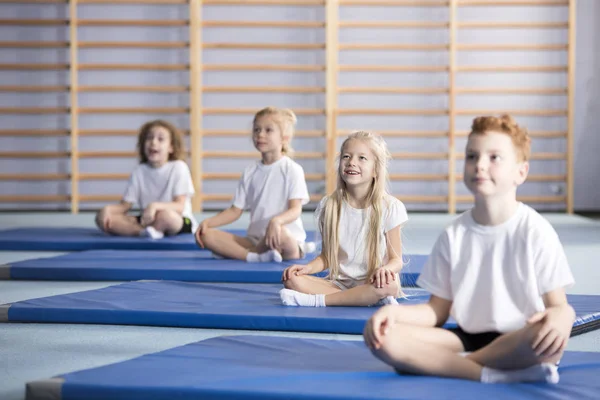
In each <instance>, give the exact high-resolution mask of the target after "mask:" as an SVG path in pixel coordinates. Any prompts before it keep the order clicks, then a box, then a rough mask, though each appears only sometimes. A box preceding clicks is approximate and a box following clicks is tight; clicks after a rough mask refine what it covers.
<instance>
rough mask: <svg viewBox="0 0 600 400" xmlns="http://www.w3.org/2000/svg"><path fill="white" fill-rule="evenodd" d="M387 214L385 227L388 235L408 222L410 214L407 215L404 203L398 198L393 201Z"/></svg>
mask: <svg viewBox="0 0 600 400" xmlns="http://www.w3.org/2000/svg"><path fill="white" fill-rule="evenodd" d="M386 213H387V215H386V219H385V227H384V229H385V232H386V233H387V232H389V231H391V230H392V229H394V228H395V227H397V226H399V225H402V224H403V223H405V222H406V221H408V214H407V213H406V207H405V206H404V203H402V202H401V201H400V200H398V199H396V198H392V199H391V201H390V204H389V206H388V209H387V212H386Z"/></svg>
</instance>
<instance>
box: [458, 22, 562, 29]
mask: <svg viewBox="0 0 600 400" xmlns="http://www.w3.org/2000/svg"><path fill="white" fill-rule="evenodd" d="M456 25H457V28H459V29H567V28H568V27H569V23H568V22H496V21H484V22H473V21H471V22H459V23H457V24H456Z"/></svg>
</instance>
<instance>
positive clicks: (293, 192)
mask: <svg viewBox="0 0 600 400" xmlns="http://www.w3.org/2000/svg"><path fill="white" fill-rule="evenodd" d="M290 172H291V174H290V175H288V177H287V179H288V186H289V188H288V189H289V190H288V200H295V199H300V200H302V205H304V204H306V203H308V200H309V196H308V187H307V186H306V179H305V178H304V169H303V168H302V166H301V165H299V164H294V165H292V168H291V171H290Z"/></svg>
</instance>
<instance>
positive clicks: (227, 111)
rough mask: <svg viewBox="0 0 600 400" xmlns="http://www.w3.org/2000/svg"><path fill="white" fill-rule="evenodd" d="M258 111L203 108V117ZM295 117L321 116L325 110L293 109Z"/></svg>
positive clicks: (251, 109) (250, 109)
mask: <svg viewBox="0 0 600 400" xmlns="http://www.w3.org/2000/svg"><path fill="white" fill-rule="evenodd" d="M257 111H258V109H256V108H241V107H240V108H204V109H203V110H202V114H204V115H233V114H254V113H256V112H257ZM294 113H295V114H296V115H323V114H325V110H323V109H322V108H295V109H294Z"/></svg>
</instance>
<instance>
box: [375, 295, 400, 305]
mask: <svg viewBox="0 0 600 400" xmlns="http://www.w3.org/2000/svg"><path fill="white" fill-rule="evenodd" d="M388 304H398V300H396V298H395V297H394V296H387V297H384V298H383V299H381V300H379V301H378V302H377V303H375V305H376V306H385V305H388Z"/></svg>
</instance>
